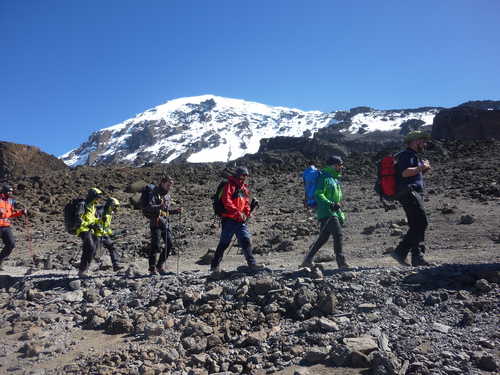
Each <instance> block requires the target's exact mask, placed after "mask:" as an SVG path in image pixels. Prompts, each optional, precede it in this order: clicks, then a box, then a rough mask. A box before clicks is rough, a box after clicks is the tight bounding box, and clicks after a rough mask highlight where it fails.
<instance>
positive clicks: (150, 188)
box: [138, 184, 156, 218]
mask: <svg viewBox="0 0 500 375" xmlns="http://www.w3.org/2000/svg"><path fill="white" fill-rule="evenodd" d="M155 188H156V186H155V185H154V184H149V185H146V186H144V188H143V189H142V190H141V199H140V200H139V207H138V208H140V209H141V210H142V214H143V215H144V216H145V217H147V218H151V213H150V212H148V211H146V207H147V206H148V204H149V202H148V200H149V197H150V194H151V193H153V192H154V190H155Z"/></svg>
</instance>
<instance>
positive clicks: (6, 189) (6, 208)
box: [0, 185, 28, 270]
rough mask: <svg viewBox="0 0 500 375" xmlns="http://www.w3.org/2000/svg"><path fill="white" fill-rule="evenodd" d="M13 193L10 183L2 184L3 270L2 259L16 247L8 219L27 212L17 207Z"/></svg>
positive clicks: (1, 234) (0, 196) (0, 216)
mask: <svg viewBox="0 0 500 375" xmlns="http://www.w3.org/2000/svg"><path fill="white" fill-rule="evenodd" d="M13 193H14V189H13V188H12V187H11V186H10V185H3V186H2V188H1V190H0V237H1V238H2V242H3V244H4V248H3V250H2V251H1V252H0V270H3V268H2V263H3V261H4V260H5V259H6V258H7V257H8V256H9V255H10V254H11V253H12V250H14V248H15V247H16V241H15V238H14V235H13V234H12V230H11V228H10V225H11V222H10V219H11V218H14V217H19V216H22V215H27V214H28V211H27V210H26V209H23V210H20V209H17V207H16V206H17V203H16V201H15V199H13V198H12V194H13Z"/></svg>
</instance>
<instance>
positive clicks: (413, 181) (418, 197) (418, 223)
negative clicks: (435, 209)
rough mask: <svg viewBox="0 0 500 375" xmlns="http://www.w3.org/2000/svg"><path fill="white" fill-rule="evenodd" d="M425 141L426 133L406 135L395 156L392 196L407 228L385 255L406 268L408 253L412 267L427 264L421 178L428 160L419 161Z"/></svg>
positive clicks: (414, 132)
mask: <svg viewBox="0 0 500 375" xmlns="http://www.w3.org/2000/svg"><path fill="white" fill-rule="evenodd" d="M428 139H430V136H429V134H428V133H426V132H423V131H412V132H410V133H408V134H407V135H406V137H405V138H404V141H405V144H406V146H407V148H406V150H404V151H402V152H400V153H399V154H397V156H396V164H395V171H396V194H395V197H396V199H397V200H398V201H399V203H401V205H402V206H403V210H404V211H405V214H406V218H407V221H408V226H409V229H408V232H407V233H406V235H405V236H404V237H403V239H402V240H401V242H400V243H399V244H398V246H397V247H396V249H395V250H394V251H392V252H390V253H388V254H389V255H390V256H392V257H393V258H394V259H395V260H396V261H397V262H398V263H399V264H401V265H404V266H409V265H410V264H409V263H408V262H407V260H406V258H407V256H408V253H410V252H411V265H412V266H414V267H417V266H428V265H429V263H428V262H427V261H425V259H424V253H425V245H424V239H425V230H426V229H427V225H428V221H427V215H426V213H425V209H424V205H423V193H424V179H423V175H424V174H425V173H427V172H428V171H429V170H430V169H431V166H430V163H429V161H427V160H424V159H421V158H420V154H421V153H422V152H423V151H424V150H425V147H426V141H427V140H428Z"/></svg>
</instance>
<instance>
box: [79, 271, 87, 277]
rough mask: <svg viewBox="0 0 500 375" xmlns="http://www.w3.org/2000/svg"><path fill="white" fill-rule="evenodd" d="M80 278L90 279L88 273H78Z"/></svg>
mask: <svg viewBox="0 0 500 375" xmlns="http://www.w3.org/2000/svg"><path fill="white" fill-rule="evenodd" d="M78 277H79V278H82V279H84V278H87V277H89V274H88V273H87V271H78Z"/></svg>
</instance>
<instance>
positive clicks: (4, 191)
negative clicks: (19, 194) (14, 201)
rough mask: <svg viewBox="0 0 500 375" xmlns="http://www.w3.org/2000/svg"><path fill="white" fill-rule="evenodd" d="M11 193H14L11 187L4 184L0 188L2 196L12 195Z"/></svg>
mask: <svg viewBox="0 0 500 375" xmlns="http://www.w3.org/2000/svg"><path fill="white" fill-rule="evenodd" d="M13 191H14V189H12V186H10V185H8V184H5V185H3V186H2V190H1V193H2V194H9V193H12V192H13Z"/></svg>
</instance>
